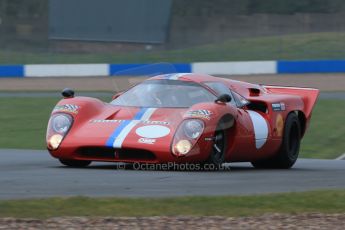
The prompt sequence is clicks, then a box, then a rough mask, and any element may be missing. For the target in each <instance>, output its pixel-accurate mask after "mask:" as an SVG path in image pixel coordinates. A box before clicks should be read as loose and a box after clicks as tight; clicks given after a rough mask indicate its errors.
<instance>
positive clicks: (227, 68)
mask: <svg viewBox="0 0 345 230" xmlns="http://www.w3.org/2000/svg"><path fill="white" fill-rule="evenodd" d="M176 72H178V73H205V74H220V75H221V74H227V75H249V74H298V73H300V74H303V73H345V60H315V61H246V62H197V63H175V64H171V65H167V64H164V63H161V64H42V65H0V77H83V76H121V75H133V76H135V75H148V74H149V75H153V74H155V73H156V74H162V73H176Z"/></svg>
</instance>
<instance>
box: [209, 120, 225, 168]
mask: <svg viewBox="0 0 345 230" xmlns="http://www.w3.org/2000/svg"><path fill="white" fill-rule="evenodd" d="M226 136H227V135H226V131H225V130H224V127H223V125H222V123H220V124H219V125H218V127H217V129H216V132H215V135H214V141H213V145H212V151H211V153H210V156H209V158H208V159H207V161H206V162H205V163H206V164H213V165H215V166H216V167H219V166H220V165H221V164H223V163H224V161H225V151H226V147H227V145H226Z"/></svg>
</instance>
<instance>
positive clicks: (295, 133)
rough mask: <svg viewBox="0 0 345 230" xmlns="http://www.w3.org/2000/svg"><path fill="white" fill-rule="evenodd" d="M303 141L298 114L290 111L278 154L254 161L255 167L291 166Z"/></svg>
mask: <svg viewBox="0 0 345 230" xmlns="http://www.w3.org/2000/svg"><path fill="white" fill-rule="evenodd" d="M300 143H301V125H300V122H299V119H298V116H297V115H296V114H295V113H290V114H289V115H288V116H287V118H286V121H285V125H284V133H283V141H282V145H281V147H280V149H279V151H278V153H277V155H276V156H274V157H273V158H269V159H264V160H258V161H254V162H252V165H253V166H254V167H255V168H279V169H289V168H291V167H292V166H293V165H294V164H295V162H296V160H297V158H298V154H299V149H300Z"/></svg>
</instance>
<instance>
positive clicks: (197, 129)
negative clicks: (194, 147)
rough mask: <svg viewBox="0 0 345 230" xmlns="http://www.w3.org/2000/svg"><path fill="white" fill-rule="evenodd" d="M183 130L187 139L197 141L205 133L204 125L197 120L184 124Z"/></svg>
mask: <svg viewBox="0 0 345 230" xmlns="http://www.w3.org/2000/svg"><path fill="white" fill-rule="evenodd" d="M183 129H184V133H185V134H186V136H187V137H189V138H192V139H197V138H198V137H200V135H201V134H202V132H203V131H204V123H203V122H202V121H200V120H196V119H194V120H188V121H186V123H184V126H183Z"/></svg>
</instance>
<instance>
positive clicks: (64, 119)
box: [51, 114, 72, 134]
mask: <svg viewBox="0 0 345 230" xmlns="http://www.w3.org/2000/svg"><path fill="white" fill-rule="evenodd" d="M51 121H52V122H51V125H52V128H53V130H54V132H56V133H60V134H65V133H67V131H68V130H69V128H70V127H71V124H72V117H71V116H70V115H67V114H57V115H54V116H53V117H52V120H51Z"/></svg>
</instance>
